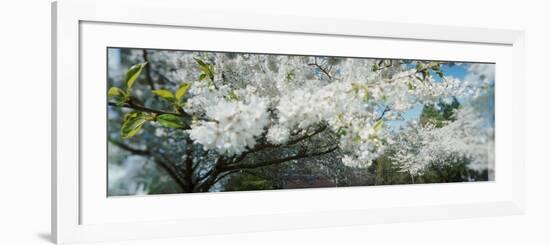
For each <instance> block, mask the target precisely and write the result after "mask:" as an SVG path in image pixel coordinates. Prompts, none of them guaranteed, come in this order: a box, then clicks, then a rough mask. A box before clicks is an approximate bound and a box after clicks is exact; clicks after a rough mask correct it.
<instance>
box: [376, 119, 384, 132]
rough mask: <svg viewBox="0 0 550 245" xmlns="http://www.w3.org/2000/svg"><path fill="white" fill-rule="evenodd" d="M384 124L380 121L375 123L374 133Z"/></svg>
mask: <svg viewBox="0 0 550 245" xmlns="http://www.w3.org/2000/svg"><path fill="white" fill-rule="evenodd" d="M383 124H384V121H383V120H382V119H380V120H378V121H376V123H375V124H374V126H373V128H374V130H375V131H378V130H380V129H381V128H382V125H383Z"/></svg>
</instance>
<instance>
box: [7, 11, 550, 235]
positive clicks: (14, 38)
mask: <svg viewBox="0 0 550 245" xmlns="http://www.w3.org/2000/svg"><path fill="white" fill-rule="evenodd" d="M182 1H183V0H182ZM537 2H538V3H537ZM537 2H535V1H532V2H530V1H526V0H524V1H509V2H504V1H494V2H493V1H484V2H481V1H479V0H477V1H470V0H461V1H449V2H446V3H444V2H443V1H421V0H416V1H406V0H399V1H395V0H393V1H376V2H370V1H355V2H354V1H345V0H338V1H334V0H332V1H329V0H326V1H325V0H323V1H321V0H316V1H297V0H294V1H281V0H278V1H269V2H268V1H221V0H220V1H213V0H210V1H208V3H207V4H205V3H206V2H204V1H189V5H190V7H191V8H194V9H206V8H209V9H210V8H213V9H220V10H232V9H234V10H240V11H243V10H244V11H246V10H250V11H255V12H263V13H275V14H289V15H304V16H316V17H323V16H330V17H332V18H351V19H368V20H383V21H398V22H412V23H430V24H444V25H462V26H475V27H494V28H521V29H525V30H526V31H527V32H526V45H527V47H526V52H527V64H526V65H527V78H526V80H527V85H526V86H527V96H526V97H527V108H526V112H527V135H526V137H527V146H526V148H527V153H526V162H527V176H526V179H527V190H526V193H527V214H526V215H523V216H512V217H494V218H479V219H468V220H450V221H432V222H422V223H401V224H386V225H376V226H356V227H337V228H326V229H311V230H293V231H274V232H263V233H249V234H235V235H224V236H211V237H191V238H182V239H169V240H161V241H159V240H157V241H141V242H135V241H130V242H120V243H111V244H196V243H202V244H220V243H225V244H258V243H261V244H297V243H303V244H344V243H360V244H369V243H375V244H404V243H406V244H481V243H490V244H508V243H511V244H514V243H516V244H524V243H528V244H548V243H550V238H549V237H548V235H547V234H546V233H547V232H548V229H549V227H550V210H549V208H550V184H548V176H549V174H550V162H549V161H548V160H547V156H546V155H547V152H548V150H547V146H548V145H549V144H548V143H547V139H549V136H550V135H549V130H548V125H549V123H548V119H549V118H550V117H549V116H548V114H549V113H550V109H549V108H548V105H550V103H549V102H548V97H549V96H548V94H549V91H550V86H549V85H548V84H549V83H550V81H548V80H549V79H548V75H547V74H546V73H547V72H546V71H547V70H548V64H547V62H548V58H547V56H548V55H550V49H549V44H550V30H549V28H548V24H547V23H548V22H550V17H549V15H548V13H547V12H548V11H547V10H548V7H546V6H544V1H537ZM182 14H185V12H182ZM0 18H1V19H0V25H1V28H0V44H1V46H0V47H1V51H0V62H1V63H0V71H1V72H2V76H0V91H1V92H2V93H1V95H0V106H1V110H0V114H1V116H0V132H1V133H0V140H1V141H0V142H1V143H2V147H1V148H0V149H1V150H0V188H1V189H0V194H1V200H0V243H2V244H48V240H49V230H50V98H51V96H50V1H49V0H20V1H10V2H4V3H3V5H2V7H1V9H0ZM252 21H253V20H252ZM510 99H513V98H510Z"/></svg>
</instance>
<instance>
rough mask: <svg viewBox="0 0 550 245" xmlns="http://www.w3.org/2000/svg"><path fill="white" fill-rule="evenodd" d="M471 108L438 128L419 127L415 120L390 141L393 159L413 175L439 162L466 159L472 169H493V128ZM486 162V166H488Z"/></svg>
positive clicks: (429, 126)
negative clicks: (392, 144) (441, 160)
mask: <svg viewBox="0 0 550 245" xmlns="http://www.w3.org/2000/svg"><path fill="white" fill-rule="evenodd" d="M481 118H482V117H481V116H480V115H479V113H477V112H476V111H475V110H474V109H472V108H471V107H466V108H463V109H460V110H458V111H457V112H456V120H455V121H452V122H448V123H447V124H446V125H445V126H443V127H441V128H436V127H434V126H433V125H432V124H429V123H428V124H427V125H424V126H422V125H421V124H420V123H419V122H418V121H415V122H413V123H410V124H409V125H408V126H407V128H406V129H404V130H402V131H401V132H400V133H399V134H398V135H396V138H395V140H394V142H396V144H395V145H394V146H393V148H394V149H395V150H396V153H395V154H394V156H392V158H393V160H395V161H396V162H398V163H400V164H401V165H402V166H403V169H404V170H406V171H409V172H411V173H413V174H416V173H419V172H420V171H421V170H422V169H424V168H425V167H426V166H428V164H430V163H432V162H433V161H436V160H440V159H457V157H462V158H466V159H469V160H470V161H471V162H470V164H469V165H468V167H469V168H470V169H474V170H489V171H490V172H491V171H493V170H494V169H493V168H494V164H493V159H492V158H493V157H494V138H493V132H494V130H493V128H492V127H490V126H489V125H486V123H485V122H484V121H483V120H482V119H481ZM488 163H489V164H488Z"/></svg>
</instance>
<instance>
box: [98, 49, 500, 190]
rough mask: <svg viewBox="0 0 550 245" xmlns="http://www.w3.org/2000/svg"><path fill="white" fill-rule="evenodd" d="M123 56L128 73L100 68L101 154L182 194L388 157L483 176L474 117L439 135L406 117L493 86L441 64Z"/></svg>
mask: <svg viewBox="0 0 550 245" xmlns="http://www.w3.org/2000/svg"><path fill="white" fill-rule="evenodd" d="M126 59H127V62H128V63H132V64H134V65H132V66H131V67H130V68H128V69H127V71H126V72H125V73H122V72H120V71H121V70H122V69H121V67H119V66H120V64H118V63H116V64H115V63H110V64H109V77H108V80H109V84H110V88H109V91H108V95H109V103H108V106H109V142H110V146H111V147H116V148H117V149H121V150H123V151H125V152H128V153H130V154H132V155H141V156H144V157H145V158H146V159H148V160H149V161H151V162H153V163H154V164H156V165H157V166H159V167H160V168H162V169H163V170H164V172H165V173H166V174H167V176H169V177H170V178H171V180H173V182H174V183H176V184H177V186H178V187H179V189H180V191H181V192H207V191H213V190H215V189H216V188H215V186H216V184H217V183H219V182H221V181H223V180H224V179H227V178H228V177H229V176H232V175H234V174H238V173H242V172H243V171H248V170H254V169H261V168H265V167H268V166H274V165H279V164H283V163H286V164H303V162H314V163H315V162H317V163H319V164H324V163H327V161H328V162H333V163H334V162H335V163H337V164H339V165H340V166H344V167H346V168H350V169H366V168H368V167H369V166H371V164H372V163H373V161H376V159H377V158H379V157H381V156H382V155H384V154H387V153H388V152H392V155H391V157H390V159H391V160H392V161H393V162H394V164H395V165H396V166H398V167H399V168H400V169H402V170H403V171H406V172H408V173H410V174H411V176H414V175H418V174H421V172H422V170H423V169H424V168H426V166H427V164H428V163H430V162H434V161H436V160H438V159H442V158H450V157H463V158H468V159H469V160H471V162H472V164H470V165H471V167H472V168H474V169H476V170H481V169H488V168H491V164H489V162H490V161H492V159H489V158H490V156H492V153H491V149H489V148H490V147H492V144H494V143H492V134H491V133H492V131H491V130H492V128H491V127H490V126H487V125H484V122H483V121H482V120H480V119H479V118H480V116H479V115H478V114H479V112H476V111H475V110H474V109H472V108H470V107H466V106H465V107H461V108H459V109H457V110H455V111H453V115H455V117H456V120H454V121H451V120H449V121H444V122H443V123H442V125H439V127H436V125H433V124H430V123H427V124H421V123H419V122H418V121H407V120H405V118H406V115H405V114H406V113H407V112H408V111H410V110H411V109H413V108H414V107H415V106H418V105H426V104H435V103H438V102H440V101H442V100H443V101H446V100H450V99H452V98H462V99H463V100H468V101H470V100H474V99H475V98H477V97H479V96H482V95H484V94H486V91H487V90H488V89H489V88H490V87H491V81H489V80H488V79H486V78H487V76H486V77H485V78H484V79H477V80H475V79H472V80H464V81H461V80H459V79H457V78H454V77H452V76H446V74H445V73H444V70H443V69H442V67H443V66H445V65H447V63H445V62H432V61H409V60H386V59H358V58H337V57H314V56H291V55H262V54H244V53H243V54H241V53H214V52H187V51H160V50H138V49H133V50H130V51H129V54H128V57H126ZM453 65H454V63H453ZM478 70H479V69H478ZM400 120H401V121H406V126H404V127H402V128H400V129H396V128H395V127H394V126H392V122H395V121H400ZM488 147H489V148H488ZM323 161H324V163H323ZM413 181H414V177H413Z"/></svg>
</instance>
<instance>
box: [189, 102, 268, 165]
mask: <svg viewBox="0 0 550 245" xmlns="http://www.w3.org/2000/svg"><path fill="white" fill-rule="evenodd" d="M266 109H267V104H266V102H265V101H264V100H262V99H261V98H258V97H254V98H251V99H250V102H248V103H244V102H242V101H226V100H220V101H219V102H218V103H217V104H214V105H210V106H208V107H207V108H206V115H207V116H208V118H210V119H212V120H214V121H201V122H199V123H198V125H195V126H193V128H192V129H191V130H189V134H190V137H191V139H193V140H194V141H195V142H196V143H199V144H201V145H203V147H204V149H205V150H215V151H217V152H218V153H220V154H223V155H228V156H232V155H238V154H241V153H243V152H244V151H246V150H247V148H251V147H253V146H254V145H255V144H256V137H257V136H259V135H260V134H262V133H263V131H264V127H265V126H266V125H267V123H268V121H269V120H268V114H267V111H266Z"/></svg>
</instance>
